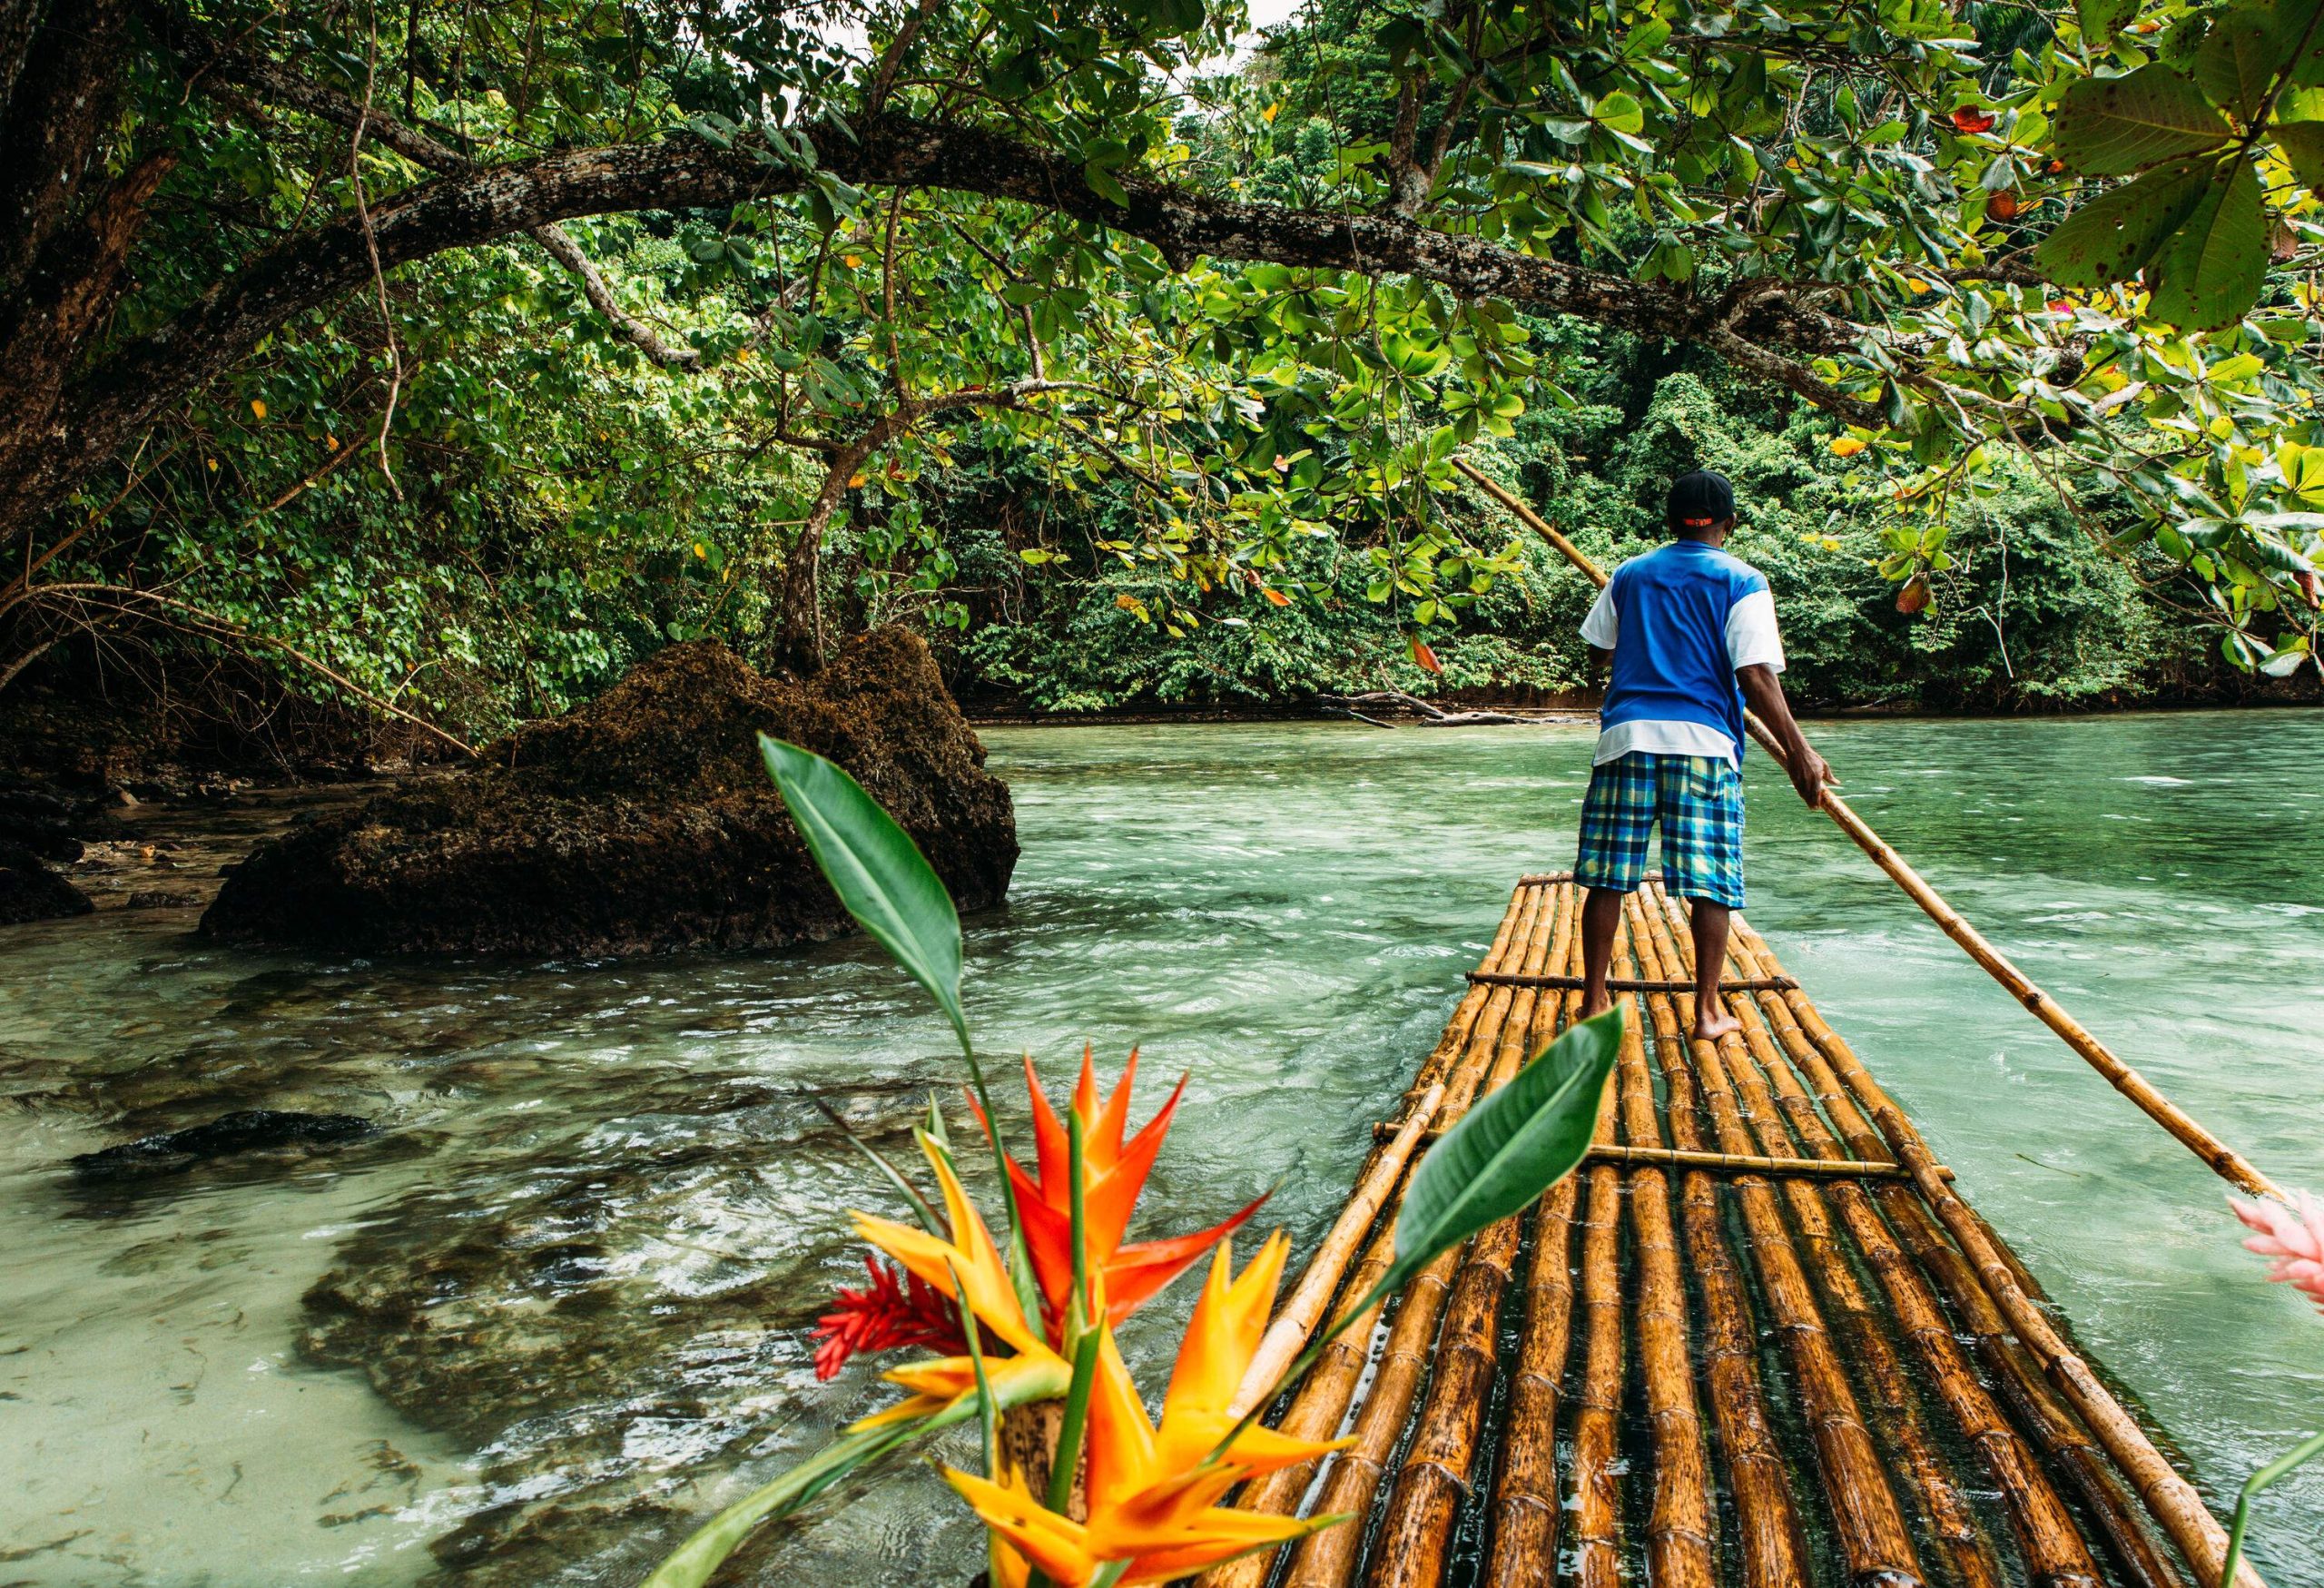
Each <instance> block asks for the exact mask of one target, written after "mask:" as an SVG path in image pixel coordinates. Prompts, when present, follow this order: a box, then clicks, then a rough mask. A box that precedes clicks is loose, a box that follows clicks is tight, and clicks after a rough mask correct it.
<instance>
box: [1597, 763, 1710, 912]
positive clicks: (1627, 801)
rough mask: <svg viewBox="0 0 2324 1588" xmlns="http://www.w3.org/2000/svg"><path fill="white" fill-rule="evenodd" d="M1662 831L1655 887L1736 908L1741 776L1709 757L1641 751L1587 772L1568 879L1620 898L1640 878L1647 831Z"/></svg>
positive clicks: (1644, 864) (1642, 872)
mask: <svg viewBox="0 0 2324 1588" xmlns="http://www.w3.org/2000/svg"><path fill="white" fill-rule="evenodd" d="M1657 823H1659V824H1661V827H1662V882H1663V885H1664V886H1665V887H1667V888H1669V890H1670V892H1672V893H1678V894H1680V895H1682V896H1683V897H1686V898H1689V899H1708V900H1709V901H1710V902H1712V903H1714V904H1725V905H1728V906H1729V907H1730V908H1732V909H1736V910H1740V909H1742V908H1743V774H1741V773H1739V772H1738V771H1737V770H1736V769H1735V764H1734V763H1733V762H1731V761H1728V760H1726V759H1725V758H1723V757H1720V756H1716V755H1657V754H1655V753H1653V752H1651V751H1647V750H1633V751H1631V752H1630V754H1629V755H1624V756H1621V757H1620V758H1618V759H1616V760H1612V761H1609V762H1606V763H1605V764H1602V765H1600V766H1598V767H1596V768H1594V769H1593V770H1592V771H1591V772H1590V793H1589V794H1587V795H1585V796H1584V797H1583V799H1582V802H1581V853H1580V855H1579V856H1577V857H1576V859H1575V860H1574V863H1573V880H1574V881H1575V882H1576V883H1580V884H1581V886H1582V887H1585V888H1610V889H1612V890H1613V891H1615V892H1616V893H1629V892H1630V890H1631V889H1633V888H1635V887H1637V886H1638V884H1639V879H1640V877H1642V876H1644V875H1645V874H1646V830H1647V829H1648V828H1649V827H1650V826H1653V825H1654V824H1657Z"/></svg>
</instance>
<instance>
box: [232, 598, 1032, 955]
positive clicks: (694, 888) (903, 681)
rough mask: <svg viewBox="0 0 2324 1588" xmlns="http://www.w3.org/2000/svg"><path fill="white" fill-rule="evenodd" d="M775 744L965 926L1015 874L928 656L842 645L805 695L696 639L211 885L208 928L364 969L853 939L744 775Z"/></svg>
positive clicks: (876, 640) (884, 636)
mask: <svg viewBox="0 0 2324 1588" xmlns="http://www.w3.org/2000/svg"><path fill="white" fill-rule="evenodd" d="M761 730H763V731H765V732H768V733H772V734H774V735H778V736H780V737H783V738H786V739H789V740H791V741H793V743H795V744H799V745H804V746H806V747H807V748H808V749H811V750H813V751H816V752H818V753H819V754H822V755H828V756H830V757H831V758H832V760H833V761H836V762H838V763H839V764H841V765H842V766H843V767H845V768H846V769H847V770H848V771H849V772H850V773H852V774H854V776H855V778H856V780H857V781H858V782H860V783H862V784H863V786H864V788H865V789H866V790H867V791H869V792H870V794H872V797H873V798H874V799H876V800H878V801H879V802H880V804H881V805H883V806H885V807H886V808H887V810H888V812H889V813H890V814H891V815H893V816H894V817H895V818H896V820H897V822H898V823H900V824H901V825H902V826H903V828H904V830H905V831H906V832H908V833H911V835H912V837H913V839H914V840H915V841H916V842H917V843H919V844H920V847H921V851H922V852H923V853H925V854H926V855H927V856H928V859H929V862H930V863H931V865H933V866H934V867H935V869H936V873H937V874H938V875H939V876H940V877H942V878H943V879H944V883H945V886H947V887H948V888H950V890H951V892H952V896H953V898H954V899H955V900H956V901H957V902H959V903H960V907H961V908H962V909H976V908H979V907H980V906H984V905H989V904H994V903H998V902H1000V899H1001V897H1002V895H1003V894H1004V893H1007V891H1008V887H1009V873H1010V872H1011V871H1012V870H1013V869H1014V868H1015V866H1016V862H1017V820H1016V813H1015V809H1014V807H1013V806H1012V805H1011V804H1010V802H1009V789H1008V786H1007V785H1006V784H1003V783H1002V782H1001V781H1000V779H999V778H997V777H995V776H993V775H992V774H990V773H989V772H987V771H986V770H985V769H984V746H983V745H980V743H979V742H978V740H977V737H976V735H975V734H974V733H973V732H972V731H971V730H970V727H969V725H968V722H967V720H966V719H965V718H963V717H962V716H961V715H960V708H959V707H958V706H956V705H954V704H953V702H952V698H951V696H950V695H949V694H948V693H947V692H946V690H945V688H944V685H943V681H942V679H941V678H940V676H938V674H937V670H936V666H935V663H934V661H933V659H932V658H931V656H930V655H929V652H928V647H927V646H925V645H924V644H923V643H922V642H921V640H920V638H919V637H918V636H915V635H912V634H911V633H909V632H908V631H905V630H902V629H882V630H881V631H879V632H877V633H873V634H871V635H866V636H862V637H860V638H858V639H855V640H852V641H851V642H849V643H848V644H847V645H846V646H844V647H842V652H841V655H840V656H839V658H838V660H837V661H836V662H834V663H833V665H832V666H831V667H830V668H829V669H828V670H826V671H825V672H824V674H823V675H822V676H821V677H820V678H817V679H815V680H813V681H812V682H810V683H806V684H799V683H793V682H791V681H788V680H784V679H779V678H770V677H766V676H762V675H760V674H758V673H755V672H753V671H752V670H751V668H749V667H748V666H745V665H744V664H743V662H742V661H741V660H740V659H739V658H738V657H736V656H734V654H733V653H732V652H730V651H728V650H726V649H725V648H724V647H723V646H717V645H714V644H709V643H696V644H689V645H681V646H671V647H670V648H669V649H667V650H665V651H663V652H661V653H660V654H658V655H656V656H654V657H653V658H651V659H650V660H648V661H646V662H645V663H643V664H642V665H640V666H638V667H637V668H636V669H635V670H634V671H633V672H632V673H631V674H630V675H629V676H627V677H626V678H625V679H623V680H622V682H621V683H619V684H618V685H616V686H614V687H613V688H612V689H611V690H609V691H607V692H606V694H605V695H602V696H600V697H599V698H598V699H596V700H595V701H593V702H591V703H590V704H589V705H586V706H583V707H581V708H579V709H578V710H576V711H573V712H569V713H567V714H566V715H564V716H561V717H556V718H554V719H552V720H550V721H547V722H543V723H538V724H535V725H531V726H528V727H526V728H523V729H521V730H519V731H518V732H517V733H516V734H513V735H510V736H509V737H507V739H504V740H502V741H500V742H499V743H498V744H497V745H493V746H491V748H490V749H489V750H488V751H487V754H486V756H485V758H484V760H485V764H484V765H482V766H480V767H478V768H474V769H471V770H468V771H463V772H459V773H455V774H449V775H447V776H443V777H438V778H430V779H428V780H426V781H424V782H421V783H418V784H412V785H410V786H408V787H405V788H402V789H399V790H396V791H394V792H392V793H389V794H382V795H379V797H377V798H374V799H372V800H369V801H368V802H367V803H365V804H362V805H360V806H358V807H356V808H355V809H353V810H350V811H344V812H339V813H334V814H330V815H328V816H322V817H319V818H316V819H315V820H312V821H310V822H308V823H306V824H302V825H300V826H299V827H295V828H293V829H292V830H291V832H289V833H285V834H284V835H283V836H282V837H281V838H279V839H276V840H274V841H272V842H271V843H266V844H262V845H261V846H260V848H258V849H257V850H255V851H254V852H252V853H251V856H250V858H249V859H248V860H246V861H244V862H243V863H241V865H240V866H239V867H237V868H236V869H235V870H234V872H233V873H231V875H229V876H228V878H227V879H226V883H225V885H224V887H223V888H222V889H221V891H220V893H219V895H218V899H217V902H215V903H214V904H212V906H211V908H210V910H209V912H207V913H206V914H205V915H204V916H203V917H202V930H203V931H204V932H208V933H210V934H211V935H212V936H215V937H221V938H227V939H234V940H257V941H263V942H278V943H288V944H300V945H310V944H311V945H315V946H320V947H330V948H337V949H344V950H353V951H357V952H517V953H547V954H583V955H597V954H627V953H646V952H661V951H667V950H674V949H684V948H695V947H720V948H744V947H767V946H773V945H779V944H783V943H791V942H802V941H808V940H815V939H821V938H826V937H831V936H833V935H836V934H838V933H840V932H846V931H848V930H850V929H851V922H849V920H848V917H847V915H846V913H845V912H844V911H842V909H841V907H840V904H839V901H838V900H837V899H836V898H835V897H834V896H833V895H832V892H831V890H830V889H829V888H828V887H827V886H826V885H825V884H824V883H823V881H822V876H821V874H820V873H817V871H816V870H815V866H814V863H813V861H812V858H811V857H810V856H809V855H808V853H807V849H806V846H805V844H804V843H803V842H802V841H801V839H800V837H799V834H798V832H797V830H796V829H795V828H794V827H793V825H792V823H791V818H790V816H789V815H788V814H786V813H785V812H784V810H783V804H782V802H781V800H780V799H779V798H778V797H777V796H776V794H775V792H774V789H773V785H772V784H771V783H770V782H769V781H768V778H767V775H766V772H765V769H764V768H763V766H762V765H761V764H760V762H759V758H758V752H757V747H756V741H755V738H754V735H755V734H756V733H758V732H759V731H761Z"/></svg>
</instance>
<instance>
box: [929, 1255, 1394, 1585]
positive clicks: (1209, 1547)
mask: <svg viewBox="0 0 2324 1588" xmlns="http://www.w3.org/2000/svg"><path fill="white" fill-rule="evenodd" d="M1290 1249H1291V1247H1290V1243H1289V1242H1288V1241H1287V1240H1285V1238H1284V1237H1283V1236H1282V1234H1281V1233H1280V1232H1278V1233H1276V1234H1275V1235H1273V1236H1270V1237H1269V1238H1268V1239H1267V1241H1266V1244H1265V1246H1263V1247H1262V1248H1260V1249H1259V1255H1258V1256H1257V1257H1256V1258H1254V1259H1253V1260H1252V1262H1251V1265H1250V1266H1249V1267H1246V1268H1245V1269H1244V1270H1243V1273H1242V1276H1241V1277H1239V1278H1230V1275H1231V1272H1232V1267H1231V1259H1230V1258H1229V1257H1228V1253H1227V1248H1226V1245H1224V1244H1222V1245H1221V1246H1220V1247H1219V1248H1218V1249H1217V1251H1216V1253H1215V1254H1214V1255H1213V1257H1212V1258H1211V1266H1210V1275H1209V1277H1208V1279H1207V1281H1206V1283H1205V1284H1204V1286H1203V1293H1202V1298H1201V1299H1200V1300H1199V1301H1197V1302H1196V1304H1195V1313H1194V1317H1192V1318H1191V1319H1190V1320H1189V1321H1188V1322H1187V1335H1186V1339H1185V1340H1184V1341H1183V1342H1182V1343H1181V1344H1180V1346H1179V1347H1178V1362H1177V1369H1176V1371H1174V1372H1173V1373H1172V1374H1171V1376H1170V1389H1169V1393H1168V1394H1167V1396H1165V1397H1164V1399H1163V1403H1162V1421H1161V1423H1160V1424H1159V1425H1156V1424H1153V1423H1150V1422H1148V1421H1147V1415H1146V1404H1145V1402H1144V1401H1143V1400H1142V1399H1140V1398H1139V1396H1138V1393H1137V1386H1136V1385H1135V1384H1133V1383H1131V1382H1130V1376H1129V1371H1128V1368H1127V1367H1125V1366H1123V1365H1122V1359H1121V1353H1120V1351H1119V1350H1118V1349H1117V1348H1116V1346H1115V1344H1114V1336H1113V1331H1112V1330H1111V1328H1108V1329H1106V1330H1105V1331H1104V1332H1103V1333H1102V1334H1101V1335H1100V1336H1099V1337H1098V1371H1097V1376H1096V1378H1095V1380H1094V1382H1093V1384H1092V1386H1091V1394H1090V1397H1089V1421H1088V1435H1087V1438H1088V1456H1089V1468H1088V1520H1087V1521H1085V1522H1075V1521H1073V1520H1072V1519H1071V1518H1070V1517H1067V1516H1062V1515H1059V1514H1057V1513H1056V1512H1054V1511H1050V1510H1048V1509H1046V1508H1044V1507H1043V1506H1041V1505H1039V1504H1036V1503H1035V1501H1034V1499H1033V1497H1032V1495H1031V1494H1030V1493H1029V1491H1028V1490H1027V1489H1026V1487H1025V1484H1024V1479H1023V1477H1022V1475H1019V1474H1016V1473H1010V1474H1009V1475H1007V1476H1006V1477H1005V1478H1004V1479H1003V1480H1002V1481H1000V1482H998V1483H996V1482H993V1481H991V1480H989V1479H985V1478H980V1477H976V1476H973V1475H970V1474H968V1473H963V1472H956V1471H952V1470H950V1469H949V1468H948V1469H947V1470H946V1472H945V1477H946V1478H947V1479H948V1480H950V1483H951V1484H952V1486H953V1487H954V1488H955V1489H957V1490H959V1491H960V1495H961V1497H962V1498H964V1499H965V1500H967V1501H968V1502H969V1504H970V1505H971V1506H973V1507H974V1508H975V1509H976V1513H977V1514H978V1515H979V1516H980V1517H981V1518H983V1520H984V1524H985V1525H986V1526H987V1527H990V1529H991V1530H992V1531H993V1532H994V1533H995V1534H998V1535H999V1536H1000V1547H997V1548H996V1549H995V1550H994V1551H993V1557H994V1563H995V1567H996V1576H995V1581H996V1583H997V1585H998V1588H1021V1585H1022V1584H1023V1583H1025V1582H1026V1581H1027V1580H1028V1577H1029V1573H1030V1571H1031V1570H1032V1569H1034V1568H1038V1569H1039V1571H1041V1572H1042V1573H1045V1574H1046V1575H1047V1576H1048V1577H1049V1581H1051V1582H1052V1583H1057V1584H1059V1588H1082V1584H1085V1583H1088V1582H1089V1581H1090V1580H1091V1579H1092V1578H1093V1577H1095V1576H1096V1575H1097V1573H1098V1572H1099V1571H1100V1570H1101V1569H1102V1568H1103V1567H1104V1566H1105V1565H1106V1564H1107V1563H1109V1562H1116V1561H1127V1562H1128V1570H1127V1571H1126V1572H1125V1573H1123V1574H1122V1576H1121V1578H1120V1579H1119V1581H1121V1582H1122V1583H1167V1582H1169V1581H1171V1580H1173V1579H1175V1578H1178V1577H1190V1576H1192V1575H1194V1574H1195V1573H1197V1572H1200V1571H1203V1570H1204V1569H1205V1568H1206V1567H1209V1566H1213V1565H1216V1564H1217V1563H1219V1562H1221V1561H1225V1560H1231V1559H1232V1558H1234V1557H1235V1556H1236V1555H1239V1554H1242V1553H1245V1552H1246V1551H1249V1550H1252V1549H1257V1548H1263V1547H1265V1546H1266V1545H1268V1544H1282V1543H1285V1542H1286V1541H1288V1540H1291V1539H1295V1538H1298V1537H1302V1536H1304V1535H1305V1534H1310V1533H1314V1532H1315V1531H1317V1530H1318V1529H1320V1528H1323V1527H1326V1526H1329V1525H1331V1524H1332V1523H1333V1522H1334V1521H1336V1520H1338V1518H1334V1517H1328V1516H1318V1517H1310V1518H1308V1519H1306V1520H1305V1521H1303V1520H1301V1519H1299V1518H1297V1517H1291V1516H1269V1515H1262V1514H1256V1513H1254V1512H1249V1511H1235V1510H1229V1509H1226V1508H1224V1507H1222V1506H1220V1505H1219V1504H1218V1501H1219V1500H1221V1499H1223V1498H1224V1497H1225V1496H1226V1492H1227V1491H1228V1490H1229V1489H1231V1488H1233V1487H1234V1486H1235V1485H1236V1484H1239V1483H1241V1482H1242V1481H1243V1480H1244V1479H1246V1478H1247V1477H1250V1476H1252V1475H1256V1474H1258V1473H1265V1472H1274V1471H1275V1470H1277V1469H1279V1468H1282V1467H1286V1466H1292V1465H1296V1464H1298V1463H1300V1462H1303V1461H1312V1460H1315V1458H1316V1457H1318V1456H1321V1455H1324V1454H1325V1453H1327V1452H1329V1451H1333V1450H1336V1449H1338V1448H1340V1446H1341V1445H1345V1444H1347V1443H1348V1441H1346V1440H1337V1441H1334V1442H1332V1443H1329V1444H1319V1443H1315V1442H1313V1441H1309V1440H1305V1439H1293V1438H1290V1437H1288V1436H1287V1435H1282V1434H1278V1433H1276V1432H1275V1431H1274V1430H1273V1429H1270V1428H1263V1427H1260V1426H1257V1425H1252V1426H1251V1427H1248V1428H1246V1429H1245V1430H1243V1432H1242V1433H1241V1434H1239V1435H1236V1438H1235V1442H1234V1444H1233V1445H1230V1446H1229V1447H1228V1448H1227V1449H1226V1451H1225V1452H1224V1453H1223V1454H1222V1455H1221V1456H1220V1458H1219V1459H1218V1460H1217V1461H1216V1462H1213V1461H1211V1460H1210V1459H1209V1457H1210V1454H1211V1452H1212V1451H1213V1450H1214V1449H1216V1447H1217V1445H1218V1442H1219V1441H1220V1440H1221V1439H1223V1438H1225V1437H1226V1434H1227V1432H1228V1430H1230V1429H1231V1428H1233V1427H1234V1425H1235V1423H1236V1415H1235V1414H1234V1412H1233V1411H1232V1410H1231V1409H1230V1406H1231V1403H1232V1401H1233V1399H1234V1396H1235V1391H1236V1386H1239V1385H1240V1384H1241V1383H1242V1380H1243V1375H1244V1372H1245V1370H1246V1369H1247V1368H1248V1367H1249V1366H1250V1364H1251V1358H1252V1356H1255V1355H1256V1353H1257V1351H1258V1347H1259V1341H1260V1338H1261V1337H1262V1336H1264V1335H1265V1332H1266V1325H1267V1313H1268V1311H1269V1309H1270V1308H1271V1307H1273V1306H1274V1304H1275V1286H1276V1283H1277V1281H1279V1280H1280V1279H1281V1278H1282V1277H1283V1264H1284V1258H1285V1256H1286V1255H1287V1254H1288V1253H1289V1251H1290Z"/></svg>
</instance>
